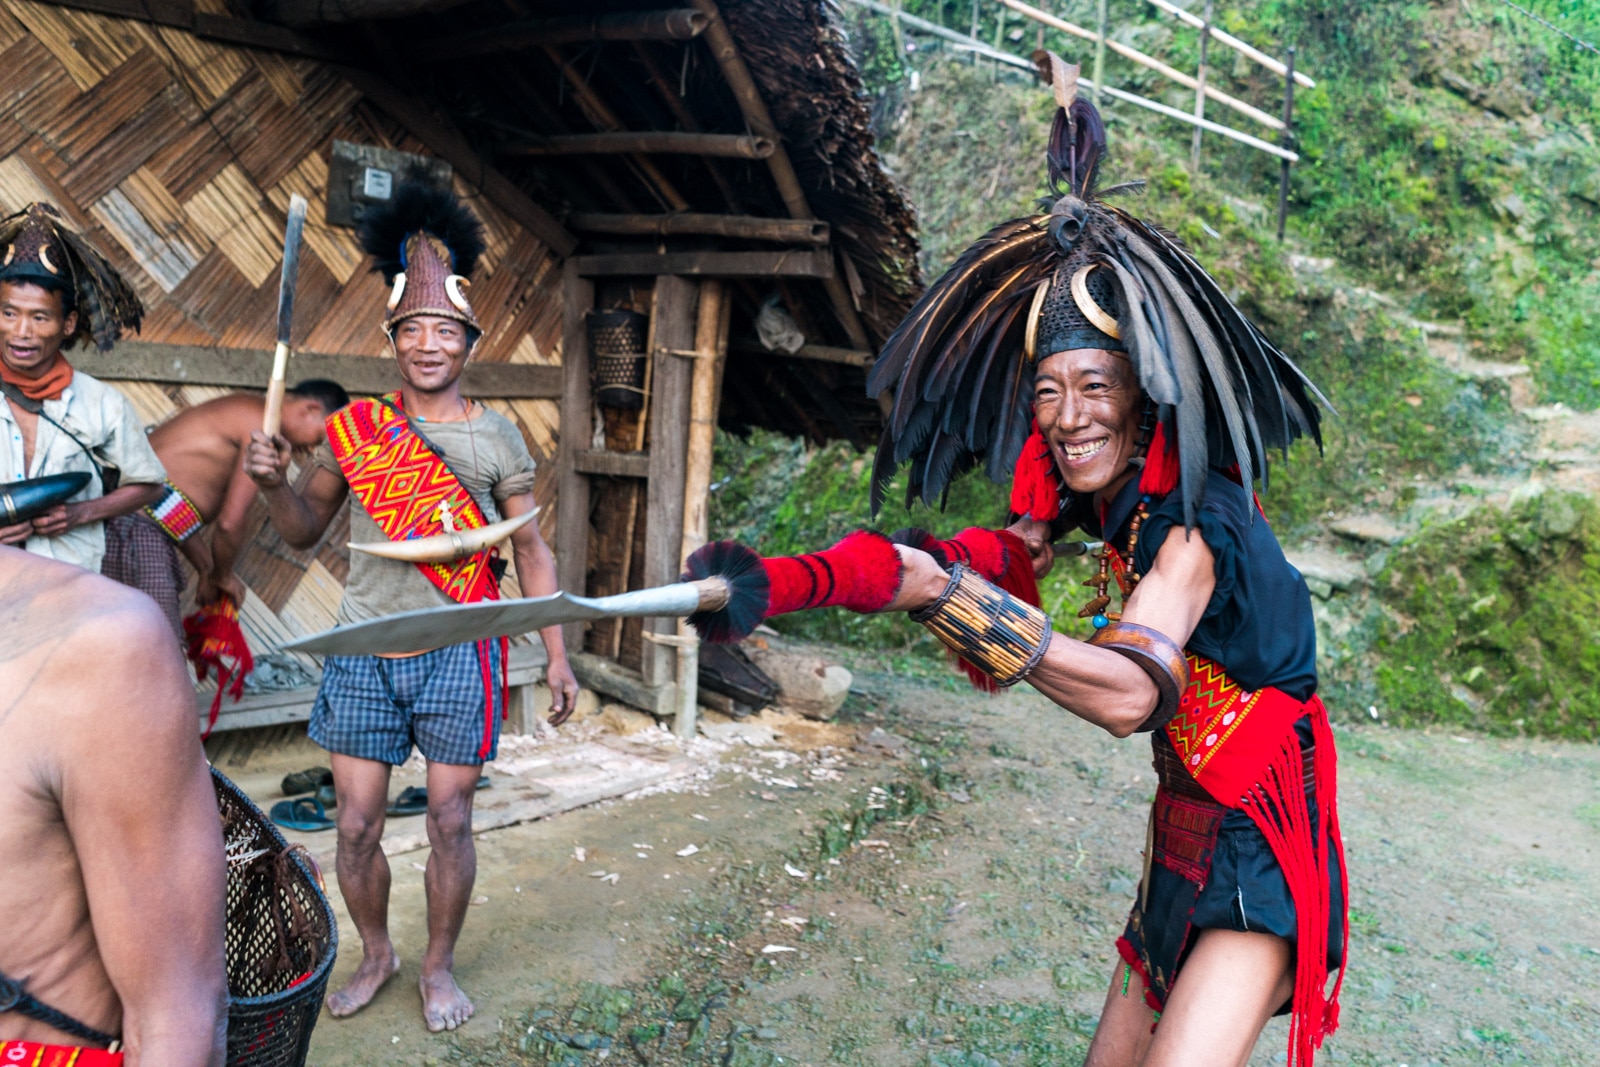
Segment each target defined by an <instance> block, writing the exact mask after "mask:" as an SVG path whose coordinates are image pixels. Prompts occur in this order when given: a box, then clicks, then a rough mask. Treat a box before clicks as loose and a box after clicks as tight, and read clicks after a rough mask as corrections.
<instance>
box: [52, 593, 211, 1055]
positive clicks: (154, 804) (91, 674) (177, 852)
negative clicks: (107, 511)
mask: <svg viewBox="0 0 1600 1067" xmlns="http://www.w3.org/2000/svg"><path fill="white" fill-rule="evenodd" d="M75 584H78V583H75ZM73 593H74V596H75V598H76V599H77V601H78V606H79V608H80V610H82V611H83V615H84V617H85V619H86V621H85V622H84V624H83V625H82V626H81V627H79V628H78V629H77V630H76V631H75V632H74V633H73V634H72V635H71V636H70V637H68V638H66V640H65V647H63V649H62V650H61V653H60V654H58V655H54V656H52V657H51V661H52V667H51V668H50V673H51V674H52V675H54V678H53V679H51V681H52V682H53V683H54V684H55V685H57V686H59V688H60V691H61V692H62V696H63V699H62V701H61V721H60V723H59V726H58V736H59V737H60V738H61V743H60V747H59V753H60V755H59V759H60V762H59V766H58V768H57V772H58V778H57V780H58V782H59V790H60V793H59V799H60V803H61V810H62V813H63V817H64V818H65V820H66V825H67V831H68V832H69V833H70V834H71V836H72V841H73V844H74V846H75V848H76V851H77V854H78V858H79V863H80V866H81V868H82V871H83V883H84V889H85V892H86V895H87V897H88V903H89V917H90V921H91V922H92V924H93V926H94V934H95V941H96V943H97V945H98V947H99V950H100V955H101V958H102V960H103V961H104V964H105V968H106V973H107V975H108V976H109V977H110V979H111V983H112V986H113V987H114V988H115V990H116V992H117V996H118V998H119V999H120V1000H121V1002H122V1028H123V1042H124V1046H125V1048H126V1051H127V1063H128V1067H155V1065H161V1067H168V1065H171V1067H215V1065H218V1064H221V1063H222V1059H223V1052H224V1044H225V1038H226V1032H227V1012H228V988H227V976H226V973H225V967H224V958H223V938H224V925H225V914H224V913H225V908H226V894H227V887H226V874H227V867H226V860H225V857H224V854H223V846H222V828H221V821H220V818H219V816H218V814H217V800H216V793H215V790H214V789H213V787H212V784H211V776H210V772H209V770H208V769H207V766H206V760H205V754H204V752H203V751H202V749H201V747H200V739H199V730H198V726H197V721H196V716H195V703H194V687H193V685H192V684H191V683H190V681H189V678H188V674H187V672H186V671H185V670H184V666H183V661H182V659H181V657H180V656H179V654H178V650H177V648H176V647H175V646H174V645H173V643H172V631H171V630H170V629H169V628H168V625H167V623H166V621H165V620H164V619H163V618H162V617H161V615H160V613H159V612H158V611H157V610H156V609H155V605H154V604H152V603H150V601H149V600H148V599H147V598H145V597H142V596H139V595H138V594H136V593H133V592H132V591H131V590H127V589H124V588H122V587H121V586H118V585H115V584H113V583H111V582H108V581H105V580H102V579H99V578H89V577H85V578H84V579H83V580H82V582H81V584H78V588H76V589H74V590H73ZM90 604H92V606H93V610H92V611H91V610H89V605H90ZM88 663H93V664H94V669H93V670H92V671H85V670H83V669H82V668H83V666H84V665H85V664H88ZM130 767H134V768H138V774H137V775H135V776H131V777H130V775H129V768H130Z"/></svg>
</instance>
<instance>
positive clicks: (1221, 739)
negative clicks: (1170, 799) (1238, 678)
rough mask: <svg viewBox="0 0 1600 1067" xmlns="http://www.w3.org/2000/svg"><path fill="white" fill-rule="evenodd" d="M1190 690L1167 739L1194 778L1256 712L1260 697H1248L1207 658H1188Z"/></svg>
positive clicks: (1254, 695)
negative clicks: (1249, 716) (1253, 712)
mask: <svg viewBox="0 0 1600 1067" xmlns="http://www.w3.org/2000/svg"><path fill="white" fill-rule="evenodd" d="M1188 659H1189V687H1188V688H1187V689H1185V690H1184V692H1183V697H1182V699H1181V700H1180V701H1179V703H1178V713H1177V714H1176V715H1174V716H1173V717H1172V721H1170V722H1169V723H1167V736H1168V737H1170V738H1171V739H1172V747H1173V748H1174V749H1176V750H1177V753H1178V756H1179V757H1180V758H1181V759H1182V760H1183V765H1184V767H1186V768H1187V769H1188V771H1189V773H1190V774H1191V775H1194V776H1198V775H1199V774H1200V772H1201V771H1202V770H1204V769H1205V767H1206V764H1208V763H1210V762H1211V760H1212V759H1213V758H1214V757H1215V756H1216V754H1217V753H1218V752H1220V751H1222V746H1223V745H1224V744H1225V743H1226V742H1227V740H1228V738H1230V737H1232V736H1233V735H1234V733H1236V732H1237V731H1238V729H1239V727H1240V725H1241V724H1242V723H1243V722H1244V720H1245V718H1246V717H1247V716H1248V715H1249V714H1250V712H1251V711H1252V710H1254V708H1255V706H1256V703H1257V701H1258V700H1259V699H1260V696H1261V694H1260V693H1247V692H1245V691H1244V690H1242V689H1240V688H1239V684H1238V683H1237V682H1235V681H1234V680H1233V679H1232V678H1229V677H1228V675H1227V672H1225V671H1224V670H1223V669H1222V667H1221V666H1220V665H1219V664H1217V663H1215V662H1213V661H1212V660H1209V659H1206V658H1205V657H1204V656H1197V655H1195V654H1194V653H1192V652H1191V653H1190V654H1189V657H1188Z"/></svg>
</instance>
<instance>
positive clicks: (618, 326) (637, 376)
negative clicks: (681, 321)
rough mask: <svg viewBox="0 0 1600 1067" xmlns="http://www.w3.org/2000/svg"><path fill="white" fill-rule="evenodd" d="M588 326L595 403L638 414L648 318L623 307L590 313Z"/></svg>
mask: <svg viewBox="0 0 1600 1067" xmlns="http://www.w3.org/2000/svg"><path fill="white" fill-rule="evenodd" d="M588 325H589V359H590V362H591V367H592V375H591V376H592V379H593V385H594V400H595V403H596V404H599V405H600V406H601V407H603V408H620V409H622V410H624V411H638V410H639V409H640V408H642V407H643V406H644V373H645V363H646V361H647V360H648V359H649V356H648V354H647V353H646V352H645V350H644V349H645V343H646V339H647V335H648V332H649V329H650V318H649V316H647V315H643V314H641V313H640V312H637V311H629V310H627V309H626V308H617V309H614V310H611V311H591V312H589V323H588Z"/></svg>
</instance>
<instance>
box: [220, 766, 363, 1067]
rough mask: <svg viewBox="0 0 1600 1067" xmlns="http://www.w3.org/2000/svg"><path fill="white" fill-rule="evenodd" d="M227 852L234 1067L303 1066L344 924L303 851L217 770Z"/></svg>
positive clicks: (230, 1038)
mask: <svg viewBox="0 0 1600 1067" xmlns="http://www.w3.org/2000/svg"><path fill="white" fill-rule="evenodd" d="M211 779H212V784H213V785H215V786H216V790H217V807H218V809H219V810H220V812H221V815H222V833H223V840H224V842H225V843H226V846H227V850H228V1059H227V1063H228V1067H303V1065H304V1064H305V1062H306V1051H307V1049H309V1048H310V1046H311V1031H312V1028H313V1027H315V1026H316V1024H317V1015H318V1013H320V1012H321V1011H322V994H323V991H324V990H326V989H327V987H328V975H329V974H331V973H332V971H333V959H334V956H335V955H337V953H338V948H339V927H338V924H337V923H336V922H335V921H334V917H333V909H332V908H331V907H329V905H328V898H327V896H326V895H325V894H324V893H323V892H322V888H321V884H320V883H321V876H320V875H319V874H318V873H317V871H316V868H315V865H314V864H313V863H312V861H311V860H310V858H309V857H308V856H306V855H305V851H304V850H303V849H300V848H292V847H290V845H289V843H288V842H287V841H285V840H284V839H283V835H282V834H280V833H278V830H277V828H276V827H275V826H273V825H272V823H271V822H270V821H269V820H268V819H267V817H266V816H265V815H263V814H262V812H261V809H260V808H258V807H256V806H255V805H254V804H253V803H251V802H250V798H249V797H247V796H245V795H244V793H243V792H242V791H241V790H240V789H239V787H238V786H236V785H234V784H233V783H232V782H230V781H229V780H228V779H227V778H226V777H224V776H223V775H222V774H221V773H220V772H219V771H217V769H216V768H214V767H213V768H212V770H211Z"/></svg>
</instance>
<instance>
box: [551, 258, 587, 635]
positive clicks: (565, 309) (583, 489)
mask: <svg viewBox="0 0 1600 1067" xmlns="http://www.w3.org/2000/svg"><path fill="white" fill-rule="evenodd" d="M593 307H594V283H593V282H591V281H590V280H589V279H587V278H584V277H582V276H580V275H579V274H578V272H577V270H576V268H575V267H574V265H573V263H572V261H571V260H568V261H567V263H566V266H565V267H564V268H563V271H562V275H561V375H562V390H561V438H560V444H559V446H558V448H557V452H556V469H557V472H558V478H559V479H560V481H559V485H558V487H557V493H558V496H557V498H556V537H555V540H556V543H555V551H556V580H557V582H559V583H560V586H561V588H562V589H563V590H565V591H566V592H568V593H572V594H573V595H575V596H583V595H584V593H585V592H586V591H587V589H588V586H589V582H588V576H589V479H588V478H586V477H584V476H583V475H582V474H580V473H579V472H578V466H577V457H578V453H579V452H580V451H582V450H583V449H584V448H585V447H586V446H587V445H588V443H589V440H590V436H589V428H590V426H591V425H592V424H593V421H594V403H593V401H592V400H591V399H590V397H589V334H588V323H587V322H586V320H585V316H587V315H588V313H589V311H590V310H591V309H592V308H593ZM565 637H566V639H567V648H568V649H569V650H571V651H572V652H573V653H576V652H577V651H578V650H579V649H581V648H583V624H582V623H580V622H575V623H571V624H569V625H568V626H567V627H566V628H565Z"/></svg>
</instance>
